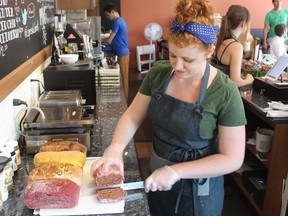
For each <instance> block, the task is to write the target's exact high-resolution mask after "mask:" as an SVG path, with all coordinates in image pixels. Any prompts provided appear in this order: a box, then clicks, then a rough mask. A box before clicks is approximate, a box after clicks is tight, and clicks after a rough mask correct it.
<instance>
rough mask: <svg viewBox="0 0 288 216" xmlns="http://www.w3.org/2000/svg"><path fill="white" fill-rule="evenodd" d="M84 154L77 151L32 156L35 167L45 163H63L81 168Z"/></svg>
mask: <svg viewBox="0 0 288 216" xmlns="http://www.w3.org/2000/svg"><path fill="white" fill-rule="evenodd" d="M85 160H86V154H84V153H83V152H79V151H61V152H39V153H37V154H35V156H34V165H35V167H38V166H41V165H43V164H47V163H64V164H71V165H73V166H78V167H80V168H83V166H84V164H85Z"/></svg>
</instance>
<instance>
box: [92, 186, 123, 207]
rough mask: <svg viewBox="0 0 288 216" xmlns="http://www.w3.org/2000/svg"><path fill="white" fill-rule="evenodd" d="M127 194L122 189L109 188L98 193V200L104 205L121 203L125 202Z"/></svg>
mask: <svg viewBox="0 0 288 216" xmlns="http://www.w3.org/2000/svg"><path fill="white" fill-rule="evenodd" d="M126 196H127V192H126V191H124V190H123V189H122V188H109V189H101V190H97V191H96V198H97V199H98V201H99V202H102V203H111V202H119V201H121V200H124V199H125V197H126Z"/></svg>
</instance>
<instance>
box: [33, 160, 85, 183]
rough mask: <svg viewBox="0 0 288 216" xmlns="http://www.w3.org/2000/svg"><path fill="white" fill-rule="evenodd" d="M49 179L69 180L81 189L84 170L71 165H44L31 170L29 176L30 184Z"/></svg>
mask: <svg viewBox="0 0 288 216" xmlns="http://www.w3.org/2000/svg"><path fill="white" fill-rule="evenodd" d="M49 179H69V180H71V181H73V182H75V183H76V184H77V185H79V186H80V187H81V182H82V169H81V168H80V167H78V166H73V165H70V164H62V163H48V164H43V165H41V166H38V167H36V168H34V169H33V170H31V172H30V173H29V176H28V184H31V183H32V182H34V181H39V180H49Z"/></svg>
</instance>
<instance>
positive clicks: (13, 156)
mask: <svg viewBox="0 0 288 216" xmlns="http://www.w3.org/2000/svg"><path fill="white" fill-rule="evenodd" d="M0 151H1V152H2V153H10V154H11V159H12V168H13V171H14V173H15V172H17V170H18V166H17V160H16V154H15V150H14V148H13V147H10V146H9V147H7V146H5V147H2V148H1V149H0Z"/></svg>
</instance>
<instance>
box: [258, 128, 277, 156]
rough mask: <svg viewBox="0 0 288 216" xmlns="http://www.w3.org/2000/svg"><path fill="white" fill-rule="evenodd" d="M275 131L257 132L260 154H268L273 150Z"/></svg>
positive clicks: (263, 130) (264, 130) (261, 130)
mask: <svg viewBox="0 0 288 216" xmlns="http://www.w3.org/2000/svg"><path fill="white" fill-rule="evenodd" d="M273 133H274V132H273V130H270V129H260V130H259V131H256V151H257V152H260V153H268V152H269V151H270V149H271V144H272V139H273Z"/></svg>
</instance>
